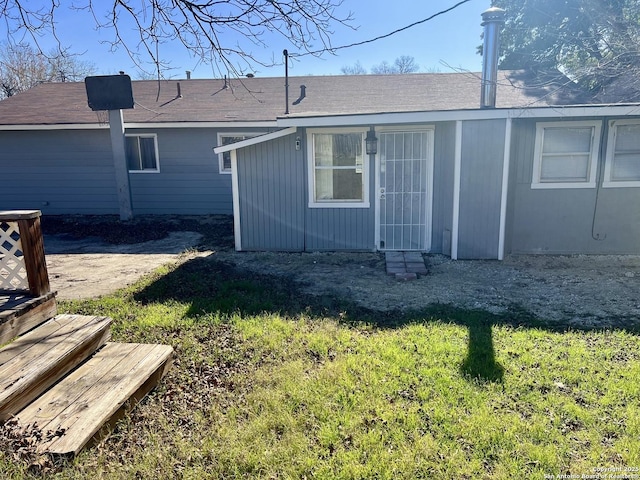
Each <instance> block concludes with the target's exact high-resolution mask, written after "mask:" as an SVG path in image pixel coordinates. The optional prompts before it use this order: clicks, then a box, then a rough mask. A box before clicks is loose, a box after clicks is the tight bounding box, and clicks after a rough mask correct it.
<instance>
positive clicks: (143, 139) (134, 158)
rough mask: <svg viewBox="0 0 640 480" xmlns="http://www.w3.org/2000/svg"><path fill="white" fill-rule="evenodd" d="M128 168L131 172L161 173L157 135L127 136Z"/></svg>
mask: <svg viewBox="0 0 640 480" xmlns="http://www.w3.org/2000/svg"><path fill="white" fill-rule="evenodd" d="M125 150H126V155H127V166H128V168H129V171H130V172H134V173H138V172H159V171H160V165H159V164H158V138H157V135H155V134H151V133H150V134H138V135H125Z"/></svg>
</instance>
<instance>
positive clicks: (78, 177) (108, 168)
mask: <svg viewBox="0 0 640 480" xmlns="http://www.w3.org/2000/svg"><path fill="white" fill-rule="evenodd" d="M0 172H2V173H1V184H2V186H1V188H0V210H12V209H38V210H41V211H42V212H43V213H44V214H45V215H47V214H49V215H58V214H65V213H84V214H117V213H118V198H117V194H116V186H115V174H114V168H113V160H112V158H111V141H110V139H109V131H108V130H57V131H53V130H41V131H3V132H0Z"/></svg>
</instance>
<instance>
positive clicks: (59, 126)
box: [0, 120, 278, 131]
mask: <svg viewBox="0 0 640 480" xmlns="http://www.w3.org/2000/svg"><path fill="white" fill-rule="evenodd" d="M277 127H278V125H277V122H276V121H274V120H269V121H260V122H167V123H158V122H156V123H144V122H129V123H128V122H125V123H124V128H125V130H126V129H127V128H235V129H237V128H277ZM108 128H109V124H108V123H107V124H106V125H102V124H99V123H54V124H48V125H35V124H33V125H28V124H24V125H0V131H3V130H4V131H21V130H104V129H108Z"/></svg>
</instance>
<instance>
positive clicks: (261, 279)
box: [134, 258, 638, 382]
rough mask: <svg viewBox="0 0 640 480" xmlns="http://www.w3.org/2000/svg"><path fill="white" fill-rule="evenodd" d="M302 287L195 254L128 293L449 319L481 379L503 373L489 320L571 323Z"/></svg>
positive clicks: (261, 307) (199, 308)
mask: <svg viewBox="0 0 640 480" xmlns="http://www.w3.org/2000/svg"><path fill="white" fill-rule="evenodd" d="M302 287H303V285H301V284H299V283H296V282H294V281H292V280H291V279H288V278H283V277H280V276H274V275H265V274H256V273H252V272H251V273H249V272H247V271H243V270H240V269H238V268H237V267H235V266H234V265H231V264H227V263H223V262H221V261H219V260H216V259H211V258H196V259H193V260H190V261H188V262H185V263H184V264H182V265H180V266H179V267H177V268H176V269H175V270H173V271H171V272H170V273H168V274H166V275H164V276H162V277H160V278H158V279H157V280H156V281H154V282H153V283H151V284H150V285H148V286H147V287H145V288H144V289H142V290H141V291H139V292H137V293H136V294H135V295H134V298H135V299H136V300H137V301H140V302H142V303H153V302H162V301H166V300H177V301H180V302H183V303H188V304H189V310H188V312H187V316H189V317H192V318H197V317H199V316H200V315H203V314H206V313H214V314H215V313H218V314H221V315H229V314H234V313H239V314H241V315H257V314H263V313H267V314H268V313H279V314H282V315H289V316H294V317H295V316H297V315H300V314H305V315H307V316H310V317H335V318H339V319H340V321H341V322H342V323H344V324H348V325H352V326H357V325H361V324H363V323H365V324H369V325H373V326H375V327H377V328H399V327H402V326H403V325H407V324H411V323H425V322H433V321H440V322H449V323H454V324H457V325H461V326H465V327H467V328H468V330H469V337H468V338H469V343H468V351H467V357H466V358H465V360H464V362H463V363H462V365H461V367H460V369H461V372H462V373H463V374H464V375H465V376H466V377H467V378H470V379H474V380H480V381H485V382H501V381H502V378H503V374H504V367H503V366H502V365H500V364H499V363H498V362H497V361H496V358H495V350H494V345H493V337H492V329H493V326H494V325H509V326H514V327H522V328H540V329H544V330H551V331H560V332H561V331H566V330H569V329H571V330H575V329H576V327H575V326H569V325H562V324H549V323H546V322H543V321H541V320H540V319H538V318H536V317H534V316H533V315H532V314H530V313H529V312H527V311H525V310H523V309H519V308H517V307H514V308H512V310H511V311H509V312H507V313H502V314H494V313H491V312H487V311H483V310H469V309H461V308H456V307H452V306H449V305H432V306H429V307H427V308H425V309H422V310H418V311H402V312H401V311H386V312H381V311H377V310H372V309H368V308H366V307H362V306H360V305H356V304H355V303H354V302H352V301H350V300H348V299H345V298H337V297H335V296H330V295H324V296H314V295H309V294H306V293H304V292H303V289H302ZM623 330H627V331H631V332H633V333H638V332H637V331H633V330H628V329H623Z"/></svg>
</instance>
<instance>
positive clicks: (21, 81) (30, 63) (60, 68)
mask: <svg viewBox="0 0 640 480" xmlns="http://www.w3.org/2000/svg"><path fill="white" fill-rule="evenodd" d="M94 72H95V66H94V65H93V64H92V63H90V62H85V61H81V60H79V59H78V57H76V56H71V55H65V54H64V53H61V52H53V53H52V54H50V55H45V54H43V53H41V52H39V51H38V50H36V49H35V48H33V47H32V46H31V45H29V44H26V43H19V44H4V45H2V46H0V99H2V98H5V97H10V96H12V95H15V94H17V93H20V92H23V91H25V90H27V89H29V88H31V87H33V86H35V85H37V84H38V83H42V82H65V81H71V82H75V81H78V80H82V79H83V78H84V77H85V76H87V75H90V74H92V73H94Z"/></svg>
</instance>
